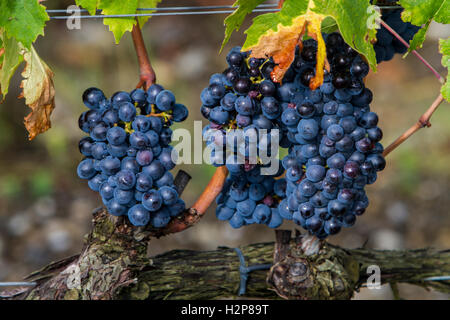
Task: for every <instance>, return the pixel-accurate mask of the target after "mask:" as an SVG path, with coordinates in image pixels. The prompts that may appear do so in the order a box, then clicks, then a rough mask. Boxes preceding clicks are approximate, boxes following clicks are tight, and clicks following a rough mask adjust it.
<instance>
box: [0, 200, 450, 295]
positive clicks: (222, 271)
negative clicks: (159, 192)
mask: <svg viewBox="0 0 450 320" xmlns="http://www.w3.org/2000/svg"><path fill="white" fill-rule="evenodd" d="M93 223H94V224H93V230H92V231H91V233H90V234H89V235H87V236H86V238H85V246H84V248H83V250H82V252H81V253H80V254H79V255H75V256H72V257H70V258H67V259H64V260H62V261H59V262H56V263H52V264H50V265H48V266H47V267H45V268H43V269H41V270H39V271H37V272H35V273H33V274H31V275H30V276H29V277H28V278H27V279H28V280H30V281H34V282H36V286H35V287H32V288H27V289H23V290H20V291H17V290H16V291H14V292H3V293H2V297H8V298H10V299H216V298H224V297H231V296H237V294H238V290H239V286H240V280H241V279H240V277H241V274H240V271H239V268H240V261H239V257H238V255H237V254H236V251H235V250H234V249H231V248H225V247H221V248H218V249H217V250H213V251H191V250H173V251H170V252H167V253H165V254H162V255H158V256H155V257H152V258H148V257H147V256H146V252H147V245H148V244H149V243H150V244H151V242H149V241H148V240H149V238H148V233H144V232H143V230H141V229H136V228H132V227H131V226H128V225H127V224H126V223H125V221H124V220H123V219H121V218H115V217H112V216H110V215H109V214H108V213H107V212H106V211H105V210H104V209H98V210H96V211H95V212H94V219H93ZM276 238H277V239H276V242H275V243H259V244H252V245H248V246H243V247H241V248H240V249H241V251H242V253H243V255H244V257H245V261H246V263H247V265H248V266H252V265H258V264H270V265H272V267H271V269H270V270H257V271H253V272H251V273H250V275H249V278H248V283H247V286H246V294H245V296H248V297H256V298H274V299H275V298H279V297H283V298H287V299H349V298H351V297H352V296H353V293H354V292H355V290H357V289H358V288H359V287H360V286H361V285H362V284H363V283H365V282H366V280H367V277H368V276H369V275H370V274H369V275H368V274H367V267H368V266H370V265H377V266H379V268H380V270H381V281H382V283H392V284H394V283H400V282H404V283H411V284H416V285H420V286H424V287H425V286H426V287H430V288H434V289H436V290H439V291H442V292H446V293H450V282H448V281H439V282H437V281H428V282H426V281H424V278H426V277H432V276H442V275H448V274H450V250H446V251H436V250H433V249H419V250H403V251H380V250H372V249H344V248H340V247H337V246H333V245H331V244H328V243H327V242H324V241H318V240H317V239H315V238H311V237H308V236H303V235H300V234H296V236H295V237H291V232H290V231H277V237H276Z"/></svg>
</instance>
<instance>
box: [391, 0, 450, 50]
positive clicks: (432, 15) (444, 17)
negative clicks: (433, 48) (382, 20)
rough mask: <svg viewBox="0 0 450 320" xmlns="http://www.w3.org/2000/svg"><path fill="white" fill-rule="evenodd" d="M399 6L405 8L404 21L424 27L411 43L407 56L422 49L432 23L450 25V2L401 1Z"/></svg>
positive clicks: (444, 0)
mask: <svg viewBox="0 0 450 320" xmlns="http://www.w3.org/2000/svg"><path fill="white" fill-rule="evenodd" d="M399 4H400V5H401V6H402V7H403V8H404V10H403V12H402V20H403V21H405V22H411V23H412V24H414V25H416V26H422V25H423V27H422V28H421V29H420V30H419V31H418V32H417V33H416V34H415V36H414V38H413V39H412V40H411V41H410V48H409V49H408V52H407V53H406V54H405V56H406V55H407V54H408V53H409V52H411V51H412V50H416V49H419V48H421V47H422V44H423V42H424V41H425V36H426V33H427V31H428V27H429V26H430V23H431V21H433V20H434V21H436V22H438V23H443V24H448V23H450V0H400V1H399Z"/></svg>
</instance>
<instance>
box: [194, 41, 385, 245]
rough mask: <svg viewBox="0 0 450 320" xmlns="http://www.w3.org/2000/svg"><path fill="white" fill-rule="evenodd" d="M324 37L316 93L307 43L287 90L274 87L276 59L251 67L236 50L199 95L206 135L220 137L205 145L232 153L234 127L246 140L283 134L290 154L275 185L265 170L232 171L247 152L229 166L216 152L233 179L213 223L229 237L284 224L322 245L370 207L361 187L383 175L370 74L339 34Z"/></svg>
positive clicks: (263, 144) (311, 46)
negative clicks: (324, 65) (209, 131)
mask: <svg viewBox="0 0 450 320" xmlns="http://www.w3.org/2000/svg"><path fill="white" fill-rule="evenodd" d="M324 37H325V39H326V48H327V59H328V61H329V63H330V70H329V71H326V70H325V75H324V82H323V84H322V85H321V86H320V87H319V88H318V89H316V90H311V89H310V88H309V84H310V81H311V79H312V78H313V77H314V76H315V65H316V54H317V42H316V41H315V40H312V39H309V40H306V41H304V42H303V48H302V50H300V49H299V48H297V50H296V56H295V60H294V62H293V64H292V65H291V67H290V69H289V70H288V71H287V73H286V75H285V77H284V79H283V80H282V82H281V84H278V83H274V82H272V81H271V80H270V72H271V71H272V70H273V67H274V64H273V62H272V61H271V60H270V59H268V60H257V59H254V58H248V53H241V52H240V48H234V49H232V50H231V51H230V53H229V54H228V56H227V62H228V64H229V68H228V69H227V70H225V71H224V72H223V73H222V74H215V75H213V76H212V77H211V79H210V85H209V86H208V87H207V88H205V89H204V90H203V92H202V96H201V98H202V103H203V106H202V109H201V110H202V114H203V115H204V116H205V117H206V118H207V119H208V120H209V121H210V124H209V125H208V126H207V127H208V128H215V129H218V130H219V132H222V133H223V135H222V134H219V135H215V136H214V139H209V137H208V139H207V143H208V144H213V143H216V144H217V141H220V143H219V144H221V145H222V144H226V140H227V136H224V134H225V133H226V132H227V131H228V129H229V128H230V126H231V127H237V128H242V129H243V130H244V132H245V131H246V130H260V129H262V128H264V129H269V130H270V129H274V128H276V129H278V130H280V135H279V139H280V141H279V142H280V147H282V148H288V152H289V153H288V155H287V156H286V157H285V158H284V159H283V160H282V167H283V168H282V170H279V171H278V172H277V173H276V174H274V175H258V172H260V170H261V168H262V167H263V166H264V164H263V165H256V166H248V165H246V164H244V165H240V166H236V165H234V163H233V161H231V160H232V159H234V158H233V157H235V156H236V153H237V154H238V153H239V152H241V154H242V155H244V156H246V153H245V151H246V144H241V145H240V148H238V150H233V151H235V153H233V152H232V154H231V156H229V157H227V158H226V160H225V162H222V161H224V157H223V154H222V153H220V152H219V153H220V156H219V157H218V158H219V160H220V161H217V163H214V161H213V164H215V165H216V166H219V165H223V163H225V164H226V166H227V168H228V169H229V171H230V175H229V177H228V179H227V182H226V184H225V186H224V188H223V190H222V193H221V194H220V195H219V197H218V198H217V203H218V207H217V210H216V215H217V217H218V218H219V219H220V220H229V223H230V224H231V226H232V227H235V228H239V227H241V226H243V225H247V224H252V223H264V224H267V225H269V227H274V228H275V227H277V226H279V225H280V224H281V223H282V221H283V219H286V220H293V221H294V222H295V223H297V224H299V225H300V226H302V227H303V228H304V229H306V230H308V231H310V232H311V233H313V234H315V235H317V236H318V237H320V238H325V237H326V236H328V235H331V234H336V233H338V232H339V231H340V229H341V227H349V226H351V225H353V224H354V223H355V220H356V216H357V215H361V214H363V213H364V211H365V209H366V208H367V206H368V203H369V202H368V199H367V196H366V194H365V192H364V187H365V186H366V185H367V184H372V183H374V182H375V180H376V178H377V172H378V171H380V170H383V169H384V166H385V160H384V158H383V156H382V154H381V153H382V151H383V147H382V145H381V144H380V143H379V141H380V140H381V138H382V132H381V130H380V128H379V127H378V126H377V123H378V117H377V115H376V114H375V113H374V112H371V111H370V107H369V104H370V102H371V101H372V93H371V91H370V90H369V89H367V88H365V86H364V83H363V78H364V77H365V76H366V75H367V74H368V72H369V66H368V65H367V63H366V62H365V61H364V60H363V59H362V58H361V56H359V55H358V54H357V53H356V52H355V51H354V50H353V49H352V48H350V47H349V46H348V45H347V44H346V43H345V42H344V41H343V39H342V37H341V36H340V35H339V34H338V33H332V34H329V35H324ZM244 83H245V85H244ZM217 88H219V89H217ZM266 88H270V90H268V91H266ZM217 92H220V94H219V95H216V94H215V93H217ZM242 101H246V102H245V103H243V102H242ZM242 106H244V108H242ZM247 107H248V108H247ZM249 110H250V111H249ZM219 115H220V117H219ZM242 118H244V119H245V121H244V120H241V119H242ZM218 136H219V139H218ZM269 146H270V139H268V138H267V139H259V140H258V148H260V149H264V148H268V147H269ZM216 156H217V154H214V152H213V153H212V158H214V159H216ZM277 161H278V160H277ZM247 169H248V170H247ZM283 173H285V177H284V178H281V176H282V174H283Z"/></svg>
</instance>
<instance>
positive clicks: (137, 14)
mask: <svg viewBox="0 0 450 320" xmlns="http://www.w3.org/2000/svg"><path fill="white" fill-rule="evenodd" d="M275 11H278V9H256V10H253V11H252V12H275ZM233 12H234V10H223V11H186V12H162V13H136V14H111V15H93V16H87V15H85V16H51V17H50V19H53V20H65V19H74V18H77V19H103V18H134V17H158V16H190V15H207V14H224V13H233Z"/></svg>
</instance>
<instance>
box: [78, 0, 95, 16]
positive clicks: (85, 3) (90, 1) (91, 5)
mask: <svg viewBox="0 0 450 320" xmlns="http://www.w3.org/2000/svg"><path fill="white" fill-rule="evenodd" d="M75 3H76V4H77V6H79V7H83V8H85V9H86V10H87V11H89V14H90V15H94V14H95V13H96V10H97V3H98V0H76V1H75Z"/></svg>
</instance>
